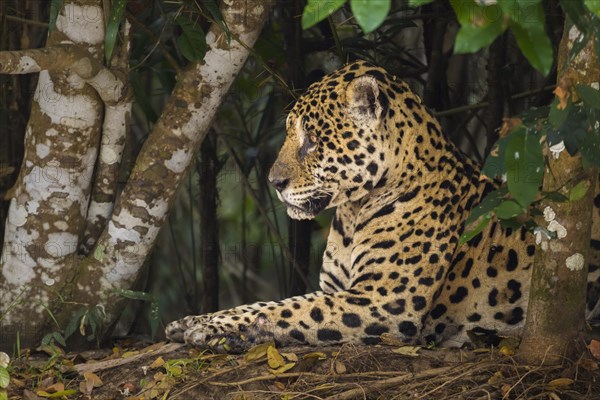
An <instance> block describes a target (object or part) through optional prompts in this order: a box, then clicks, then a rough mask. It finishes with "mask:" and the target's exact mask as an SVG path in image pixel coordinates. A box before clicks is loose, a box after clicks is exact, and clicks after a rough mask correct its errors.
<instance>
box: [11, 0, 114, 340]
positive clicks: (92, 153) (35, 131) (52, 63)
mask: <svg viewBox="0 0 600 400" xmlns="http://www.w3.org/2000/svg"><path fill="white" fill-rule="evenodd" d="M102 15H103V14H102V6H101V2H100V1H99V0H87V1H79V2H77V3H75V2H66V3H65V4H64V6H63V10H62V11H61V12H60V14H59V15H58V18H57V21H56V28H55V29H54V30H53V31H52V32H51V33H50V34H49V36H48V40H47V43H46V48H45V49H44V50H24V51H20V52H2V53H0V73H9V74H24V73H33V72H39V80H38V84H37V87H36V93H35V96H34V100H33V103H32V107H31V114H30V117H29V122H28V125H27V128H26V131H25V154H24V158H23V162H22V165H21V169H20V171H19V176H18V178H17V182H16V183H15V185H14V186H13V188H12V189H11V191H9V193H8V197H10V198H11V202H10V208H9V211H8V218H7V219H6V223H5V237H4V246H3V249H2V258H1V259H0V269H1V274H0V321H1V322H0V323H1V325H2V336H3V337H2V341H1V344H2V347H5V346H10V344H11V342H12V341H13V340H14V339H15V338H16V335H17V333H18V334H19V335H20V336H19V337H20V339H21V344H22V345H23V346H27V345H33V344H35V343H36V342H39V339H40V338H41V337H40V336H41V334H42V332H43V328H44V324H43V321H47V320H48V311H47V306H48V304H49V302H50V301H51V299H52V298H53V297H56V291H57V290H58V288H60V287H61V286H62V285H64V284H65V281H66V277H67V275H68V273H69V272H70V271H71V270H72V268H73V264H74V263H75V262H76V261H77V245H78V242H79V237H80V234H81V232H82V231H83V229H84V227H85V218H86V207H87V204H88V199H89V196H90V192H91V184H90V183H91V178H92V172H93V169H94V163H95V160H96V154H97V152H98V145H99V140H100V127H101V113H102V101H101V99H100V97H99V96H98V93H97V91H96V90H95V89H94V88H93V86H92V85H91V84H86V83H89V82H90V81H88V80H86V78H84V75H85V73H86V70H87V69H89V68H92V69H93V70H94V71H95V72H98V69H99V67H100V66H101V64H100V60H101V58H102V55H103V51H102V50H103V41H104V19H103V16H102ZM91 16H94V17H91ZM74 21H77V22H76V23H75V22H74ZM69 40H70V41H71V42H72V43H74V44H72V45H62V44H61V43H63V41H69ZM88 78H89V76H88ZM54 329H56V328H54Z"/></svg>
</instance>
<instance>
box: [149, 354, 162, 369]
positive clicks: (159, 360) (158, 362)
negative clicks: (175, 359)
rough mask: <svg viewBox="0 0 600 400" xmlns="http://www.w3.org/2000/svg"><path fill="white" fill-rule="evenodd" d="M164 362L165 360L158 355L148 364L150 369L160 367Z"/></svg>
mask: <svg viewBox="0 0 600 400" xmlns="http://www.w3.org/2000/svg"><path fill="white" fill-rule="evenodd" d="M164 364H165V360H164V359H163V358H162V357H160V356H159V357H158V358H157V359H156V360H154V361H153V362H152V364H150V367H149V368H150V369H156V368H160V367H162V366H163V365H164Z"/></svg>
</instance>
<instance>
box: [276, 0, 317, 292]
mask: <svg viewBox="0 0 600 400" xmlns="http://www.w3.org/2000/svg"><path fill="white" fill-rule="evenodd" d="M304 3H305V2H304V1H297V0H291V1H286V2H284V4H283V8H284V10H283V11H284V13H285V14H286V15H285V18H286V25H285V29H284V33H285V45H286V48H287V51H286V55H287V64H288V70H287V75H288V76H287V81H288V84H289V85H290V87H292V89H293V90H302V91H303V90H305V89H306V85H305V73H304V57H303V51H302V26H301V25H300V18H298V15H302V10H303V9H304ZM311 83H312V82H311ZM294 100H295V99H290V101H294ZM313 226H314V221H313V220H295V219H291V218H289V217H288V232H289V239H288V244H289V246H290V252H291V254H292V259H291V261H290V272H291V273H290V285H289V290H288V293H287V296H296V295H301V294H305V293H306V288H307V282H308V272H309V268H310V247H311V235H312V231H313Z"/></svg>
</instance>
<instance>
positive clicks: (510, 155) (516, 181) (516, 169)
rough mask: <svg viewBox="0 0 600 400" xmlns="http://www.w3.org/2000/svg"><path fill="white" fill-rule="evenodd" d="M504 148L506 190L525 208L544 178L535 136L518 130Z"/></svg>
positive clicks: (540, 151) (520, 129) (541, 159)
mask: <svg viewBox="0 0 600 400" xmlns="http://www.w3.org/2000/svg"><path fill="white" fill-rule="evenodd" d="M510 137H511V139H510V141H509V142H508V144H507V146H506V154H505V160H504V162H505V164H506V170H507V171H506V172H507V183H508V190H509V192H510V194H511V195H512V196H513V198H514V199H515V200H516V201H517V202H518V203H519V204H520V205H521V207H522V208H527V207H528V206H529V205H530V204H531V203H532V202H533V200H534V199H535V196H536V194H537V193H538V190H539V187H540V186H541V184H542V181H543V178H544V168H543V167H544V156H543V154H542V146H541V144H540V143H539V138H538V137H537V136H536V135H532V134H529V133H528V132H527V131H526V130H525V129H524V128H518V129H517V130H516V131H515V132H513V133H512V134H511V135H510Z"/></svg>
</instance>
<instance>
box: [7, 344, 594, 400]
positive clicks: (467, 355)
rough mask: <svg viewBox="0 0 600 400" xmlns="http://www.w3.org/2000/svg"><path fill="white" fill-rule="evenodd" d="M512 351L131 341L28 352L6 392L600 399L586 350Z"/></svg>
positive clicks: (335, 399)
mask: <svg viewBox="0 0 600 400" xmlns="http://www.w3.org/2000/svg"><path fill="white" fill-rule="evenodd" d="M588 345H589V342H588ZM50 353H52V352H50ZM413 353H415V354H413ZM511 353H512V349H511V348H510V347H507V346H504V347H501V348H500V349H497V348H488V349H478V350H470V349H423V348H421V349H415V348H412V347H402V346H401V345H400V344H399V343H394V342H393V341H388V344H385V345H379V346H356V345H343V346H335V347H323V348H311V347H301V348H300V347H299V348H284V349H275V348H274V347H272V348H270V349H269V348H268V346H263V347H261V348H259V349H257V350H254V351H250V352H249V353H248V354H246V355H228V354H213V353H211V352H207V351H200V350H198V349H192V348H189V347H187V346H183V345H176V344H164V343H157V344H153V345H150V346H144V345H143V344H142V343H140V342H137V343H136V342H131V341H130V342H122V343H119V344H118V345H117V346H115V347H114V348H113V349H102V350H94V351H87V352H82V353H76V354H61V353H60V352H58V353H53V355H49V354H48V353H47V352H41V353H36V352H32V353H28V352H25V353H23V354H21V357H20V358H16V359H14V360H13V362H12V363H11V367H10V368H9V370H10V371H11V384H10V386H9V392H8V393H9V398H10V399H26V400H30V399H43V398H48V395H50V396H53V397H51V398H65V399H98V400H104V399H129V400H141V399H184V400H187V399H244V400H246V399H330V400H342V399H432V400H440V399H457V400H458V399H461V400H471V399H477V400H480V399H481V400H484V399H490V400H491V399H544V400H570V399H573V400H575V399H576V400H583V399H586V400H600V370H599V369H598V367H599V361H598V359H596V358H595V357H594V355H593V352H590V351H589V349H588V348H586V347H585V346H582V349H581V351H580V353H579V356H577V358H576V359H572V360H566V359H565V361H564V363H563V364H562V365H558V366H543V365H542V366H525V365H520V364H519V362H518V361H517V358H516V357H514V356H512V355H511ZM286 369H287V370H286ZM61 385H64V388H63V387H62V386H61ZM61 390H64V392H62V393H64V395H61ZM68 390H71V391H72V392H68ZM73 391H74V392H73ZM69 393H71V394H69Z"/></svg>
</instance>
